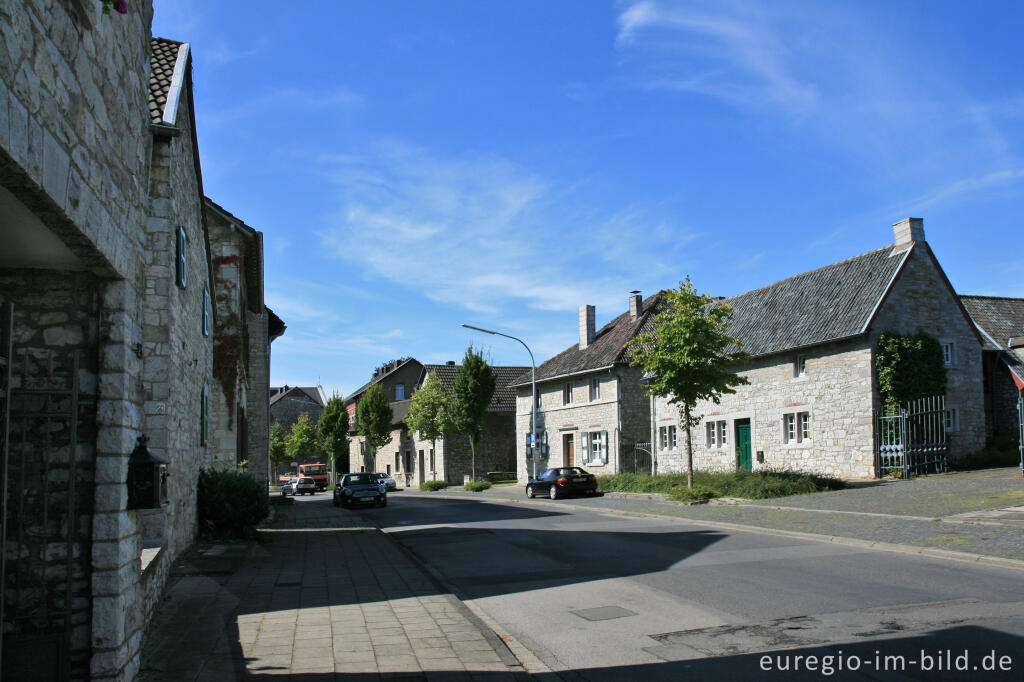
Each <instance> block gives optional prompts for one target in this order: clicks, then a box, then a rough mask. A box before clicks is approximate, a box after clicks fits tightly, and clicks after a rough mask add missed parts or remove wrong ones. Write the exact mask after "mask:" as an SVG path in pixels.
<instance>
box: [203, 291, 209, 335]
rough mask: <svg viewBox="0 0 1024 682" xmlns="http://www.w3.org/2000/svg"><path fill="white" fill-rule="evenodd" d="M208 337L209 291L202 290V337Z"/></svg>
mask: <svg viewBox="0 0 1024 682" xmlns="http://www.w3.org/2000/svg"><path fill="white" fill-rule="evenodd" d="M209 335H210V290H209V289H203V336H209Z"/></svg>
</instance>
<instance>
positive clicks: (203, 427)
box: [199, 386, 210, 445]
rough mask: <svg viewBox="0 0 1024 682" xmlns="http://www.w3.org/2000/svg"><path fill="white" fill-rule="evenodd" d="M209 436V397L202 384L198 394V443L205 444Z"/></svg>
mask: <svg viewBox="0 0 1024 682" xmlns="http://www.w3.org/2000/svg"><path fill="white" fill-rule="evenodd" d="M209 437H210V397H209V393H208V391H207V390H206V386H203V390H202V392H201V393H200V394H199V444H200V445H206V441H207V440H208V439H209Z"/></svg>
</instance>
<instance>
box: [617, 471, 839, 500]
mask: <svg viewBox="0 0 1024 682" xmlns="http://www.w3.org/2000/svg"><path fill="white" fill-rule="evenodd" d="M843 487H844V484H843V482H842V481H841V480H839V479H837V478H832V477H830V476H813V475H811V474H798V473H794V472H791V471H757V472H750V471H744V470H740V471H728V472H710V471H695V472H694V473H693V488H692V489H690V488H687V486H686V474H658V475H657V476H651V475H649V474H615V475H612V476H598V477H597V489H598V490H599V491H601V492H623V493H665V494H667V495H669V496H670V497H671V498H672V499H675V500H680V501H692V500H699V499H710V498H715V497H742V498H746V499H754V500H759V499H765V498H769V497H785V496H787V495H804V494H807V493H816V492H821V491H822V490H838V489H840V488H843Z"/></svg>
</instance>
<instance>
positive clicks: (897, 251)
mask: <svg viewBox="0 0 1024 682" xmlns="http://www.w3.org/2000/svg"><path fill="white" fill-rule="evenodd" d="M902 246H903V245H902V244H901V245H900V246H895V245H893V244H890V245H889V246H883V247H881V248H878V249H872V250H871V251H865V252H864V253H862V254H859V255H857V256H851V257H849V258H844V259H843V260H837V261H836V262H835V263H829V264H828V265H822V266H821V267H817V268H814V269H813V270H805V271H804V272H798V273H797V274H795V275H790V276H789V277H785V278H783V279H780V280H778V281H775V282H772V283H771V284H766V285H764V286H762V287H757V288H756V289H748V290H747V291H743V292H741V293H738V294H734V295H732V296H726V297H725V298H723V299H715V300H713V301H712V303H716V302H717V303H729V301H732V300H734V299H737V298H740V297H741V296H747V295H748V294H756V293H758V292H761V291H765V290H767V289H771V288H772V287H776V286H778V285H780V284H785V283H787V282H791V281H793V280H795V279H799V278H801V277H807V276H809V275H813V274H815V273H819V272H822V271H824V270H828V269H830V268H835V267H838V266H840V265H844V264H846V263H852V262H853V261H856V260H859V259H861V258H865V257H867V256H872V255H874V254H876V253H879V252H880V251H886V250H888V249H892V252H893V255H894V256H895V255H896V254H902V253H903V252H904V251H906V250H907V249H908V248H912V246H913V245H908V246H907V247H906V248H902Z"/></svg>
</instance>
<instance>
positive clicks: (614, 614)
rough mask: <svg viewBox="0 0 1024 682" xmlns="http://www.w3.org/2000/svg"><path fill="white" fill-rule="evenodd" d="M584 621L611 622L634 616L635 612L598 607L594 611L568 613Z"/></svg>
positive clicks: (616, 607) (620, 608)
mask: <svg viewBox="0 0 1024 682" xmlns="http://www.w3.org/2000/svg"><path fill="white" fill-rule="evenodd" d="M569 613H572V614H574V615H577V616H579V617H580V618H582V619H584V620H612V619H613V618H626V617H628V616H635V615H636V612H634V611H630V610H629V609H624V608H622V607H621V606H599V607H597V608H596V609H580V610H579V611H570V612H569Z"/></svg>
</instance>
